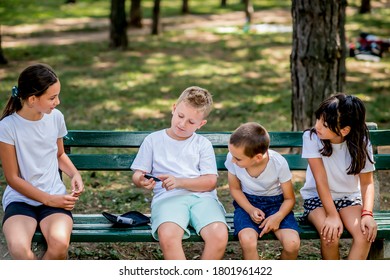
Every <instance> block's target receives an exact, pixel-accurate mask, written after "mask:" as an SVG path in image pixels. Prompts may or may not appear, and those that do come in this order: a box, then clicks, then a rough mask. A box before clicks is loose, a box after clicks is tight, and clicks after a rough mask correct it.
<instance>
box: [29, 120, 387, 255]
mask: <svg viewBox="0 0 390 280" xmlns="http://www.w3.org/2000/svg"><path fill="white" fill-rule="evenodd" d="M149 133H150V131H139V132H134V131H77V130H71V131H69V133H68V135H67V136H66V137H65V139H64V144H65V149H66V152H67V153H68V154H69V157H70V159H71V160H72V162H73V163H74V164H75V166H76V167H77V168H78V169H79V170H81V171H84V170H89V171H93V170H96V171H97V170H105V171H110V170H111V171H129V172H130V166H131V164H132V162H133V160H134V158H135V155H136V150H137V148H139V146H140V144H141V143H142V141H143V139H144V138H145V137H146V136H147V135H148V134H149ZM201 134H202V135H204V136H205V137H207V138H208V139H209V140H210V141H211V142H212V144H213V146H214V148H215V151H216V160H217V167H218V170H219V171H226V168H225V166H224V162H225V158H226V153H227V143H228V140H229V137H230V134H231V133H230V132H202V133H201ZM370 134H371V141H372V143H373V145H374V146H375V151H376V154H375V161H376V169H377V170H389V169H390V154H383V153H377V151H378V149H377V148H378V147H380V146H390V130H377V129H376V127H375V125H374V126H372V125H371V126H370ZM270 136H271V148H273V149H279V148H284V150H290V149H291V148H295V149H294V150H293V151H294V152H295V153H283V156H284V157H285V158H286V159H287V161H288V163H289V166H290V169H291V170H292V171H295V170H306V167H307V161H306V159H302V158H301V155H300V153H299V152H298V153H297V152H296V151H295V150H299V148H300V147H301V146H302V132H270ZM87 147H88V148H118V149H115V150H117V151H120V150H121V149H124V148H126V152H123V151H121V153H117V154H114V153H107V152H105V153H100V154H91V153H89V154H85V153H74V152H73V151H74V150H75V149H74V148H83V149H82V150H87V149H84V148H87ZM129 148H134V149H130V150H133V151H134V152H129ZM102 150H103V151H104V149H102ZM279 151H281V150H279ZM83 152H85V151H83ZM94 152H95V151H94ZM376 183H377V184H376V187H377V191H376V192H377V194H378V195H377V196H378V199H377V201H376V208H375V213H374V215H375V219H376V221H377V223H378V237H377V241H376V242H375V243H374V244H373V246H372V250H371V252H370V258H373V259H382V258H389V257H390V256H389V254H390V249H389V250H387V247H389V245H390V242H389V240H390V211H380V206H379V183H378V182H376ZM132 210H135V209H132ZM298 215H299V214H296V216H298ZM226 219H227V221H228V223H229V224H230V226H231V230H230V232H229V241H236V239H235V237H234V236H233V232H234V226H233V215H232V214H231V213H228V214H227V215H226ZM301 229H302V233H301V234H300V237H301V239H318V238H319V236H318V233H317V231H316V230H315V229H314V228H313V227H311V226H307V225H305V226H303V225H301ZM342 237H343V238H350V235H349V233H348V232H346V231H345V232H344V233H343V235H342ZM262 239H264V240H269V239H275V237H274V235H272V234H266V235H265V236H264V237H263V238H262ZM33 241H34V242H38V243H42V242H44V238H43V236H42V234H41V233H40V232H39V230H38V231H37V232H36V233H35V235H34V237H33ZM71 241H72V242H155V240H154V239H153V238H152V236H151V233H150V226H140V227H136V228H131V229H128V228H114V227H112V224H111V223H110V222H108V220H107V219H106V218H104V217H103V216H102V215H101V214H100V213H99V214H74V228H73V231H72V237H71ZM186 241H202V238H201V237H199V236H197V235H196V234H195V232H192V235H191V237H190V238H189V239H187V240H186Z"/></svg>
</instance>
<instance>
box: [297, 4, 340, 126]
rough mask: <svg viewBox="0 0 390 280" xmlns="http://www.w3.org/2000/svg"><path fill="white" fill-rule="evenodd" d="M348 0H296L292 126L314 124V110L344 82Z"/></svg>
mask: <svg viewBox="0 0 390 280" xmlns="http://www.w3.org/2000/svg"><path fill="white" fill-rule="evenodd" d="M346 5H347V2H346V1H345V0H332V1H322V0H293V1H292V8H291V12H292V17H293V48H292V52H291V56H290V62H291V64H290V67H291V82H292V100H291V107H292V130H293V131H296V130H304V129H307V128H310V127H312V126H313V125H314V124H315V121H316V120H315V116H314V111H315V110H316V109H317V107H318V106H319V104H320V103H321V102H322V101H323V100H324V99H325V98H326V97H328V96H330V95H331V94H333V93H336V92H341V91H343V87H344V84H345V76H346V68H345V57H346V45H345V30H344V23H345V9H346Z"/></svg>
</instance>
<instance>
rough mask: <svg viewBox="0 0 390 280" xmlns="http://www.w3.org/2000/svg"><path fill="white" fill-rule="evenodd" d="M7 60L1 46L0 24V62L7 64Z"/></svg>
mask: <svg viewBox="0 0 390 280" xmlns="http://www.w3.org/2000/svg"><path fill="white" fill-rule="evenodd" d="M7 63H8V61H7V59H6V58H5V56H4V53H3V47H2V46H1V26H0V64H3V65H4V64H7Z"/></svg>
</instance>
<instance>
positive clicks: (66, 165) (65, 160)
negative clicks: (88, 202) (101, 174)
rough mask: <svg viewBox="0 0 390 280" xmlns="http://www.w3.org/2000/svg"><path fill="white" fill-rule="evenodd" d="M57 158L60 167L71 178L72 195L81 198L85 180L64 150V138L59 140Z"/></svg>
mask: <svg viewBox="0 0 390 280" xmlns="http://www.w3.org/2000/svg"><path fill="white" fill-rule="evenodd" d="M57 147H58V152H57V158H58V167H59V168H60V169H61V170H62V171H63V172H64V173H65V174H66V175H68V176H69V178H71V187H72V195H73V196H76V197H77V196H80V195H81V193H82V192H83V191H84V183H83V179H82V178H81V175H80V173H79V171H78V170H77V169H76V167H75V166H74V164H73V162H72V161H71V160H70V159H69V157H68V155H67V154H66V153H65V150H64V141H63V139H62V138H59V139H57Z"/></svg>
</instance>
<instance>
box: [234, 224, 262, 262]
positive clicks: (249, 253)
mask: <svg viewBox="0 0 390 280" xmlns="http://www.w3.org/2000/svg"><path fill="white" fill-rule="evenodd" d="M238 239H239V241H240V245H241V248H242V256H243V259H244V260H258V259H259V252H258V251H257V240H258V239H259V235H258V233H257V232H256V231H255V230H254V229H252V228H244V229H242V230H241V231H240V232H239V233H238Z"/></svg>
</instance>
